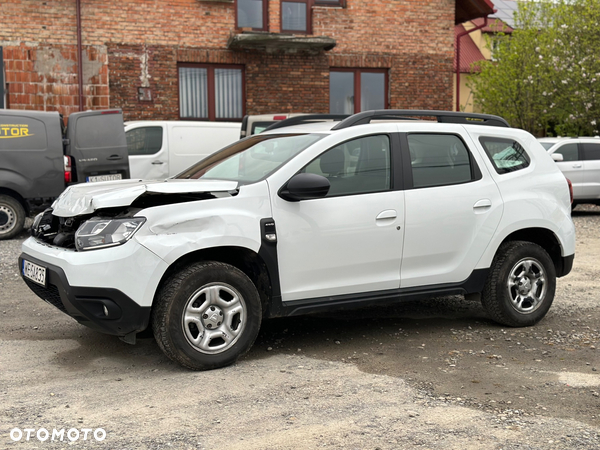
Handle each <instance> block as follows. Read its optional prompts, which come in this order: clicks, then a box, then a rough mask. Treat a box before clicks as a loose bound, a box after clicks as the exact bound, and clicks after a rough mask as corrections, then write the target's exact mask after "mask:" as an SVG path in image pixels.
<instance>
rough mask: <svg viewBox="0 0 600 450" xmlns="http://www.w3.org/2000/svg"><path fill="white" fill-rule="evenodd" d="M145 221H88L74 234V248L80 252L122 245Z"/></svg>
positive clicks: (133, 219) (132, 219)
mask: <svg viewBox="0 0 600 450" xmlns="http://www.w3.org/2000/svg"><path fill="white" fill-rule="evenodd" d="M145 221H146V218H145V217H131V218H128V219H99V218H94V219H90V220H88V221H86V222H84V223H83V225H81V226H80V227H79V229H78V230H77V232H76V233H75V247H76V248H77V250H79V251H82V250H94V249H99V248H106V247H114V246H115V245H121V244H124V243H125V242H127V241H128V240H129V239H131V238H132V237H133V235H134V234H135V232H136V231H137V230H139V228H140V227H141V226H142V224H143V223H144V222H145Z"/></svg>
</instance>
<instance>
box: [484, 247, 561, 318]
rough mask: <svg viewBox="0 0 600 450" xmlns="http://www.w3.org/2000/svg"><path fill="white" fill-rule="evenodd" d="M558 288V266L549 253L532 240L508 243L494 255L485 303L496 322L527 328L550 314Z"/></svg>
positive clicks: (485, 292)
mask: <svg viewBox="0 0 600 450" xmlns="http://www.w3.org/2000/svg"><path fill="white" fill-rule="evenodd" d="M555 290H556V269H555V267H554V264H553V262H552V259H551V258H550V256H549V255H548V253H547V252H546V251H545V250H544V249H543V248H542V247H540V246H539V245H537V244H533V243H531V242H525V241H514V242H507V243H505V244H503V245H502V246H500V248H499V249H498V253H496V256H495V257H494V261H493V262H492V267H491V269H490V275H489V277H488V280H487V282H486V284H485V287H484V289H483V292H482V296H481V303H482V304H483V307H484V308H485V309H486V311H487V312H488V314H489V315H490V316H491V318H492V319H493V320H494V321H496V322H498V323H500V324H502V325H506V326H510V327H525V326H530V325H534V324H536V323H537V322H539V321H540V320H541V319H542V318H543V317H544V316H545V315H546V313H547V312H548V310H549V309H550V306H551V305H552V301H553V300H554V292H555Z"/></svg>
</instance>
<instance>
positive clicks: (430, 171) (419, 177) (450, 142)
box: [408, 134, 474, 188]
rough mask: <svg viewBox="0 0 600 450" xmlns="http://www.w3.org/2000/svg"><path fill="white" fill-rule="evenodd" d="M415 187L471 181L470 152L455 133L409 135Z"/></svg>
mask: <svg viewBox="0 0 600 450" xmlns="http://www.w3.org/2000/svg"><path fill="white" fill-rule="evenodd" d="M408 148H409V151H410V159H411V169H412V176H413V186H414V187H415V188H425V187H434V186H446V185H452V184H460V183H467V182H469V181H472V180H473V178H474V176H473V173H474V171H473V170H472V167H471V160H470V158H469V151H468V150H467V148H466V147H465V144H464V143H463V141H462V140H461V139H460V138H459V137H458V136H455V135H452V134H409V135H408Z"/></svg>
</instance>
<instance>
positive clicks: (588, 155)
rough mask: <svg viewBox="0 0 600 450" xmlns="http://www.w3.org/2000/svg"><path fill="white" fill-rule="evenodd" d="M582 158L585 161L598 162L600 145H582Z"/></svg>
mask: <svg viewBox="0 0 600 450" xmlns="http://www.w3.org/2000/svg"><path fill="white" fill-rule="evenodd" d="M583 158H584V159H586V160H587V161H590V160H600V143H598V144H596V143H593V144H592V143H585V144H583Z"/></svg>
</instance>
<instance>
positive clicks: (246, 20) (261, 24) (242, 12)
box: [236, 0, 268, 31]
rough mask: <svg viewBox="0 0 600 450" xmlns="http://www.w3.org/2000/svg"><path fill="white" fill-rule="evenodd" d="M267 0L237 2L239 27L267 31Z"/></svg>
mask: <svg viewBox="0 0 600 450" xmlns="http://www.w3.org/2000/svg"><path fill="white" fill-rule="evenodd" d="M267 5H268V2H267V0H237V10H236V13H237V15H236V17H237V27H238V28H252V29H253V30H263V31H266V29H267Z"/></svg>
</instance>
